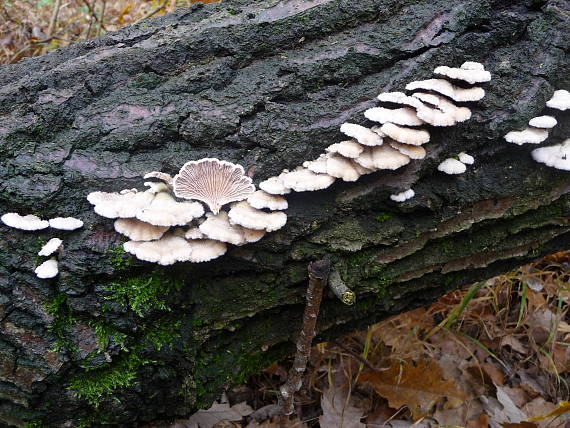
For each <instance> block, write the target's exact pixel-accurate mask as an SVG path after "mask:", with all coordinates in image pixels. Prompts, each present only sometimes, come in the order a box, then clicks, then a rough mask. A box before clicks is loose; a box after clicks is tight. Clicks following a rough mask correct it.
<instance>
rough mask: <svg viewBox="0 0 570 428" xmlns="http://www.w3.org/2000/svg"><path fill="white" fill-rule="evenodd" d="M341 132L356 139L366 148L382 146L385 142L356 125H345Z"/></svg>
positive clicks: (373, 133) (363, 127) (375, 134)
mask: <svg viewBox="0 0 570 428" xmlns="http://www.w3.org/2000/svg"><path fill="white" fill-rule="evenodd" d="M340 132H342V133H343V134H345V135H348V136H349V137H352V138H355V139H356V140H357V141H358V142H359V143H360V144H362V145H365V146H381V145H382V142H383V141H382V137H380V136H379V135H378V134H377V133H375V132H374V131H372V130H370V129H368V128H366V127H365V126H361V125H357V124H356V123H348V122H346V123H343V124H342V125H341V126H340Z"/></svg>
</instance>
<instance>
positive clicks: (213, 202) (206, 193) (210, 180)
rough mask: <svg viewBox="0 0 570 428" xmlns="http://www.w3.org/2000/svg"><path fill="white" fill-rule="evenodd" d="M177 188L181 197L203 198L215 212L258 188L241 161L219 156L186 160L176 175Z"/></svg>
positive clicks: (174, 185)
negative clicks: (233, 161) (217, 157)
mask: <svg viewBox="0 0 570 428" xmlns="http://www.w3.org/2000/svg"><path fill="white" fill-rule="evenodd" d="M173 188H174V194H175V195H176V196H178V197H179V198H184V199H195V200H198V201H202V202H204V203H206V204H207V205H208V207H210V210H212V212H213V213H214V214H218V213H219V212H220V209H221V208H222V206H223V205H225V204H227V203H229V202H234V201H241V200H243V199H246V198H247V197H248V196H249V195H251V194H252V193H253V192H255V186H254V185H253V183H252V182H251V178H249V177H247V176H246V175H245V172H244V169H243V167H242V166H241V165H236V164H234V163H231V162H227V161H221V160H219V159H215V158H205V159H200V160H198V161H190V162H186V163H185V164H184V166H183V167H182V168H181V169H180V172H179V173H178V174H176V175H175V176H174V180H173Z"/></svg>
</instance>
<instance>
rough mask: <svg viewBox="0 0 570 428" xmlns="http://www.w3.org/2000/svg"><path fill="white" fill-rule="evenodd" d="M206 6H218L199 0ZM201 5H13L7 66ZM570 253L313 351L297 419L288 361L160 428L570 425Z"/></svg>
mask: <svg viewBox="0 0 570 428" xmlns="http://www.w3.org/2000/svg"><path fill="white" fill-rule="evenodd" d="M201 1H202V2H205V3H209V2H212V1H216V0H201ZM195 2H197V0H146V1H145V0H139V1H129V0H67V1H62V0H7V1H4V2H3V3H0V64H8V63H14V62H17V61H19V60H21V59H22V58H24V57H28V56H37V55H42V54H44V53H46V52H49V51H50V50H53V49H57V48H59V47H61V46H65V45H67V44H70V43H74V42H76V41H80V40H84V39H87V38H89V37H94V36H97V35H101V34H104V33H105V32H107V31H114V30H117V29H119V28H120V27H123V26H125V25H129V24H133V23H135V22H138V21H139V20H141V19H144V18H147V17H150V16H154V15H158V14H163V13H167V12H169V11H172V10H173V9H174V8H176V7H182V6H188V5H190V4H192V3H195ZM569 297H570V252H562V253H557V254H554V255H551V256H548V257H546V258H544V259H542V260H540V261H538V262H536V263H534V264H531V265H527V266H523V267H521V268H519V269H518V270H516V271H514V272H510V273H508V274H505V275H501V276H498V277H495V278H492V279H490V280H488V281H486V282H484V283H477V284H474V285H472V286H471V287H469V288H467V289H465V290H461V291H455V292H452V293H449V294H447V295H445V296H443V297H442V298H440V299H439V300H438V301H437V302H436V303H434V304H433V305H431V306H430V307H427V308H419V309H416V310H413V311H410V312H407V313H404V314H400V315H398V316H395V317H392V318H390V319H387V320H385V321H382V322H380V323H378V324H375V325H373V326H370V327H369V328H368V329H367V330H366V331H361V332H355V333H352V334H350V335H348V336H346V337H344V338H341V339H339V340H337V341H335V342H333V343H320V344H318V345H316V346H315V347H314V348H313V350H312V353H311V358H310V370H308V372H307V374H306V376H305V378H304V382H303V385H304V386H303V388H302V390H301V392H300V394H299V396H298V397H297V400H296V401H297V403H298V404H297V406H296V416H295V417H294V418H291V419H287V420H283V419H282V418H279V417H278V416H276V410H277V405H276V403H277V396H278V390H279V387H280V386H281V385H282V384H283V383H284V382H285V381H286V378H287V371H288V367H289V366H290V365H291V361H283V362H276V363H275V364H273V365H272V366H271V367H268V368H267V369H266V370H264V372H263V373H261V374H259V375H256V376H254V377H252V378H251V379H250V380H249V381H248V382H247V383H246V384H244V385H240V386H237V387H235V388H233V389H231V390H229V391H227V393H226V394H224V396H223V397H222V398H221V399H220V400H219V402H217V403H215V404H214V405H213V406H212V407H211V408H210V409H206V410H201V411H199V412H198V413H196V414H195V415H193V416H192V417H190V418H189V419H185V420H179V421H175V422H173V423H166V422H165V423H159V424H153V425H147V428H150V427H151V426H152V427H167V426H169V427H172V428H174V427H176V428H180V427H197V426H200V427H201V428H205V427H214V426H216V427H250V428H253V427H258V426H263V427H277V426H296V427H305V426H318V425H320V426H321V427H323V428H333V427H334V428H364V427H370V428H375V427H398V428H400V427H408V426H418V427H431V426H449V427H454V426H461V427H472V428H479V427H488V426H492V427H500V426H503V427H526V428H532V427H541V428H542V427H544V428H546V427H550V428H554V427H562V426H565V427H569V428H570V420H569V419H567V412H568V411H569V410H570V403H568V402H566V401H563V400H565V399H567V397H569V396H570V385H569V383H568V381H569V380H570V376H569V373H570V318H569V317H570V315H569V314H568V308H569V306H568V298H569Z"/></svg>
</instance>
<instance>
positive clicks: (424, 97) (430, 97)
mask: <svg viewBox="0 0 570 428" xmlns="http://www.w3.org/2000/svg"><path fill="white" fill-rule="evenodd" d="M412 97H414V98H417V99H418V100H420V101H423V102H425V103H428V104H431V105H434V106H438V105H439V101H440V98H441V97H439V96H437V95H434V94H428V93H425V92H414V93H413V94H412ZM418 108H419V107H418Z"/></svg>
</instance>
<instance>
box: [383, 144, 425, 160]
mask: <svg viewBox="0 0 570 428" xmlns="http://www.w3.org/2000/svg"><path fill="white" fill-rule="evenodd" d="M388 144H390V147H392V148H394V149H396V150H398V151H399V152H400V153H402V154H403V155H406V156H408V157H409V158H410V159H423V158H425V157H426V149H424V148H423V147H422V146H414V145H413V144H404V143H399V142H398V141H394V140H389V141H388Z"/></svg>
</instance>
